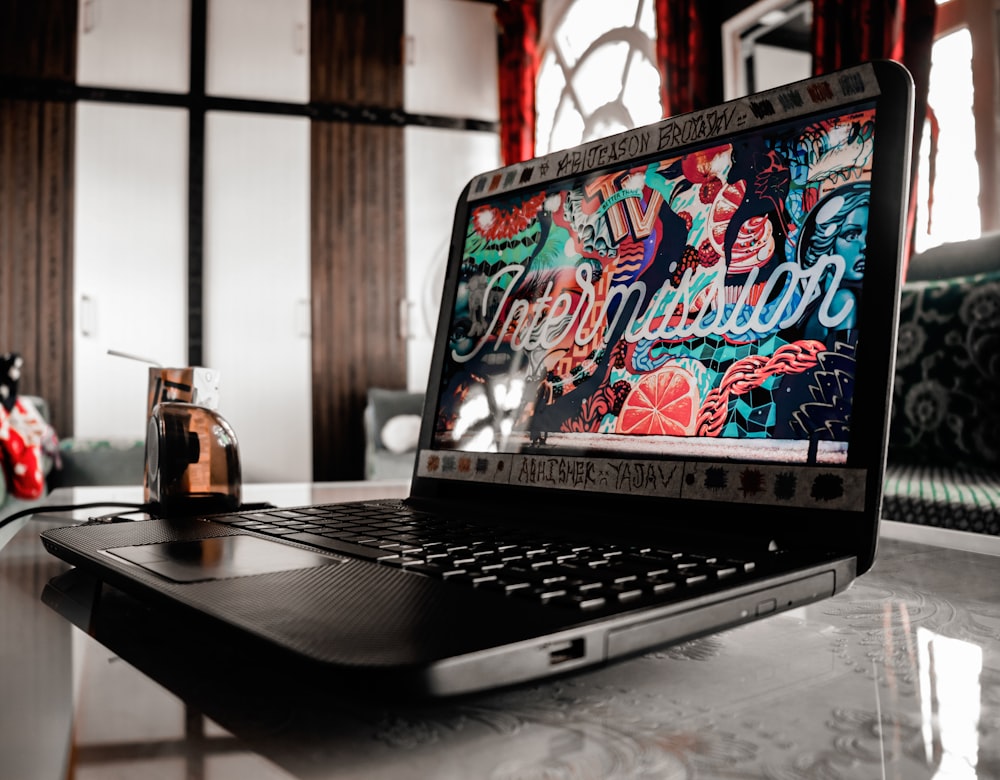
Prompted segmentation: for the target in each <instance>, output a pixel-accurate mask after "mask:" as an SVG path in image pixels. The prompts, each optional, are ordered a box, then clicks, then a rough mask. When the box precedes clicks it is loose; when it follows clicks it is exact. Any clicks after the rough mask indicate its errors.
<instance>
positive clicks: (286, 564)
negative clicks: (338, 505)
mask: <svg viewBox="0 0 1000 780" xmlns="http://www.w3.org/2000/svg"><path fill="white" fill-rule="evenodd" d="M103 552H104V553H105V554H108V555H114V556H115V557H117V558H120V559H122V560H125V561H128V562H129V563H134V564H136V565H137V566H141V567H142V568H144V569H146V570H147V571H150V572H153V573H154V574H157V575H159V576H160V577H164V578H166V579H168V580H172V581H174V582H204V581H206V580H218V579H227V578H230V577H246V576H249V575H252V574H269V573H271V572H278V571H292V570H295V569H310V568H313V567H315V566H327V565H330V564H333V563H343V559H341V558H334V557H332V556H329V555H322V554H320V553H315V552H310V551H309V550H303V549H300V548H298V547H290V546H289V545H287V544H281V543H280V542H271V541H268V540H267V539H259V538H257V537H255V536H244V535H239V534H237V535H234V536H211V537H208V538H205V539H189V540H185V541H176V542H161V543H159V544H138V545H132V546H129V547H114V548H111V549H108V550H104V551H103Z"/></svg>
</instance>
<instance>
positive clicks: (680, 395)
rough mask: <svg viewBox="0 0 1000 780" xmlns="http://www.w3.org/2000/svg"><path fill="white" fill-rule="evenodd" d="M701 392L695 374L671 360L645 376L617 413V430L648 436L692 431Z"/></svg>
mask: <svg viewBox="0 0 1000 780" xmlns="http://www.w3.org/2000/svg"><path fill="white" fill-rule="evenodd" d="M700 406H701V394H700V393H699V391H698V386H697V381H696V380H695V376H694V374H692V373H691V372H690V371H688V370H687V369H686V368H684V367H682V366H679V365H677V364H676V363H671V364H669V365H666V366H663V368H661V369H659V370H658V371H655V372H654V373H652V374H647V375H645V376H644V377H643V378H642V379H640V380H639V382H638V383H637V384H636V385H635V387H633V388H632V390H631V392H630V393H629V394H628V396H627V397H626V398H625V403H624V404H622V410H621V413H620V414H619V415H618V426H617V430H618V433H627V434H640V435H648V436H663V435H667V436H691V435H693V434H694V430H695V423H696V418H697V414H698V409H699V407H700Z"/></svg>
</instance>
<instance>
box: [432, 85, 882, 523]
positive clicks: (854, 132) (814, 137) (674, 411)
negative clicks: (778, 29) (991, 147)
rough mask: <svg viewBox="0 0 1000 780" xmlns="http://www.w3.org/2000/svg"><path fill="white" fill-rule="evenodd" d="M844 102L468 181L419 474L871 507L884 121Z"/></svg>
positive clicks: (718, 119)
mask: <svg viewBox="0 0 1000 780" xmlns="http://www.w3.org/2000/svg"><path fill="white" fill-rule="evenodd" d="M837 86H838V87H839V88H840V89H841V90H843V91H846V92H848V93H849V94H850V95H851V97H852V100H851V101H849V102H847V101H845V100H844V99H843V98H841V100H839V101H838V100H836V99H835V97H836V96H835V95H834V94H833V93H832V91H831V87H830V85H829V84H826V85H825V87H823V89H825V90H826V91H827V92H829V94H826V93H824V94H816V93H815V92H814V93H813V94H810V92H809V87H807V86H803V87H800V88H798V89H797V88H795V87H794V86H793V87H792V88H789V89H787V91H786V92H784V93H776V94H775V95H774V96H773V97H771V98H765V99H760V100H758V101H757V102H752V101H743V102H737V103H734V104H726V105H724V106H722V107H720V108H719V109H717V110H715V111H714V112H712V113H711V114H709V115H698V114H696V115H693V117H691V120H698V122H697V123H695V124H690V121H691V120H689V123H688V124H683V123H678V124H671V123H670V121H669V120H667V121H666V122H665V123H661V124H659V125H655V126H653V127H652V128H647V129H645V130H641V131H633V132H632V133H631V134H623V135H622V136H616V137H614V138H612V139H607V140H606V141H605V142H603V143H602V142H596V143H595V144H591V145H588V146H586V147H581V148H579V149H577V150H572V151H571V152H566V153H562V154H561V155H560V154H558V153H557V154H555V155H550V156H549V157H547V158H542V159H541V160H540V161H537V160H536V161H531V162H530V163H524V164H521V166H515V167H512V168H508V169H504V170H503V171H500V172H498V173H493V174H487V175H484V176H482V177H479V178H478V179H475V180H473V182H472V183H471V185H470V191H469V194H468V206H467V209H466V212H465V215H464V222H463V223H462V231H463V235H462V237H461V243H462V247H461V249H462V257H461V266H460V268H459V269H458V273H457V279H456V280H455V283H454V287H453V290H454V293H453V295H452V296H451V298H450V299H447V300H446V304H445V305H446V306H447V307H448V309H447V316H448V319H449V324H448V343H447V348H446V349H445V350H444V354H443V355H442V356H441V365H440V372H439V385H438V387H437V388H436V390H437V398H436V402H437V403H436V408H435V419H434V422H433V433H432V441H431V447H430V448H429V449H427V450H424V451H422V452H421V455H420V460H419V462H418V474H419V475H420V476H442V477H446V478H453V479H471V480H485V481H491V482H496V481H503V482H506V481H510V482H514V483H517V484H524V485H540V486H544V485H549V486H552V487H561V488H573V487H576V488H578V489H583V490H586V489H595V490H598V489H600V490H612V489H620V487H621V485H622V484H625V483H627V486H628V487H629V489H635V490H639V491H640V492H643V493H645V494H653V495H661V494H663V495H681V494H686V495H688V497H699V496H702V497H705V498H712V499H720V498H726V495H725V494H728V493H732V497H733V498H734V499H739V500H760V501H764V502H776V501H777V502H787V501H791V502H793V503H797V502H799V501H798V499H797V498H796V494H798V493H801V494H802V495H801V496H799V498H800V499H801V503H803V504H804V505H811V504H812V503H814V502H815V501H816V500H817V496H818V495H819V494H822V503H823V505H824V506H829V507H838V508H851V507H857V506H859V505H860V503H861V502H863V493H864V473H863V470H859V469H850V468H847V463H848V454H849V450H850V446H851V413H852V404H853V401H854V388H855V365H856V363H855V356H856V351H857V349H858V345H859V343H863V339H864V336H863V327H862V326H863V323H862V322H861V318H860V317H859V312H860V303H861V297H862V282H863V280H864V277H865V270H866V247H867V238H868V214H869V204H870V192H871V177H872V170H873V165H875V164H876V163H875V161H874V160H873V150H874V138H875V133H876V122H875V120H876V116H875V114H876V112H875V101H874V100H873V99H867V100H866V99H865V97H866V95H865V94H861V95H860V97H861V99H860V100H859V99H858V97H859V96H858V94H857V93H864V92H865V91H866V90H868V89H870V88H871V85H870V84H868V83H867V82H866V80H865V79H864V72H863V71H861V72H860V75H858V74H856V77H855V80H854V82H850V81H847V82H841V83H840V84H838V85H837ZM813 89H814V90H815V87H814V88H813ZM800 90H801V91H800ZM824 98H825V100H824ZM824 102H826V103H829V104H831V105H830V106H828V107H827V108H826V109H825V110H820V111H817V104H822V103H824ZM838 102H839V103H840V104H841V105H839V106H838V105H837V104H838ZM782 107H783V108H784V109H785V111H784V112H783V113H784V115H783V116H780V117H778V120H779V121H775V119H776V117H775V116H774V115H775V114H778V113H779V110H778V109H780V108H782ZM699 124H700V127H699ZM726 128H729V129H730V130H729V132H720V130H721V129H726ZM713 129H714V130H715V132H712V130H713ZM699 133H701V135H702V136H704V140H703V141H702V142H700V143H699V142H695V143H690V142H686V141H688V138H689V137H692V136H694V137H697V136H698V135H699ZM578 171H579V172H578ZM532 182H535V183H534V184H533V183H532ZM453 262H454V260H453ZM439 346H440V345H439ZM431 399H432V400H435V399H433V393H432V395H431ZM733 463H740V464H755V465H754V467H753V469H751V470H749V471H748V470H747V469H742V470H737V471H734V470H733V469H732V465H733ZM623 473H624V476H623ZM782 480H783V481H784V486H782ZM640 482H641V483H643V484H639V483H640ZM588 484H589V485H590V487H588ZM817 491H819V494H818V493H817Z"/></svg>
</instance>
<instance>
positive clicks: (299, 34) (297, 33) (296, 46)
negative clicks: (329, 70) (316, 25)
mask: <svg viewBox="0 0 1000 780" xmlns="http://www.w3.org/2000/svg"><path fill="white" fill-rule="evenodd" d="M292 49H293V50H294V52H295V53H296V54H298V55H300V56H301V55H303V54H305V53H306V26H305V23H303V22H296V23H295V30H294V32H293V33H292Z"/></svg>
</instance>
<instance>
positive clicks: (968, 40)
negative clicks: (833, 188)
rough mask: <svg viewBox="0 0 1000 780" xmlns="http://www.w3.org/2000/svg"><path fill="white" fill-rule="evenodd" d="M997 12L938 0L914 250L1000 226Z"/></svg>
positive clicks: (980, 2)
mask: <svg viewBox="0 0 1000 780" xmlns="http://www.w3.org/2000/svg"><path fill="white" fill-rule="evenodd" d="M998 17H1000V4H997V3H996V2H995V0H938V18H937V28H936V36H937V37H936V40H935V43H934V50H933V53H932V55H931V81H930V89H929V92H928V96H927V102H928V105H929V106H930V110H931V112H933V113H932V114H931V117H932V119H931V120H930V121H929V122H928V123H927V124H926V125H925V131H924V138H923V141H922V143H921V149H920V160H919V163H918V192H917V235H916V243H915V245H914V249H915V250H916V251H918V252H919V251H922V250H925V249H929V248H930V247H933V246H937V245H938V244H942V243H944V242H946V241H961V240H963V239H970V238H976V237H977V236H979V235H980V234H981V233H982V232H983V231H992V230H1000V170H998V168H1000V166H998V157H997V142H998V140H1000V138H998V133H1000V124H998V120H997V117H998V114H1000V111H998V109H1000V106H998V104H997V97H996V94H997V93H996V90H997V84H996V77H995V73H996V57H997V42H996V39H995V35H996V33H995V30H996V29H997V26H998V24H1000V18H998ZM935 123H936V125H937V130H938V143H937V150H936V155H935V158H934V181H933V189H931V182H930V181H929V179H930V172H931V167H930V163H931V160H930V131H931V127H932V125H933V124H935Z"/></svg>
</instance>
